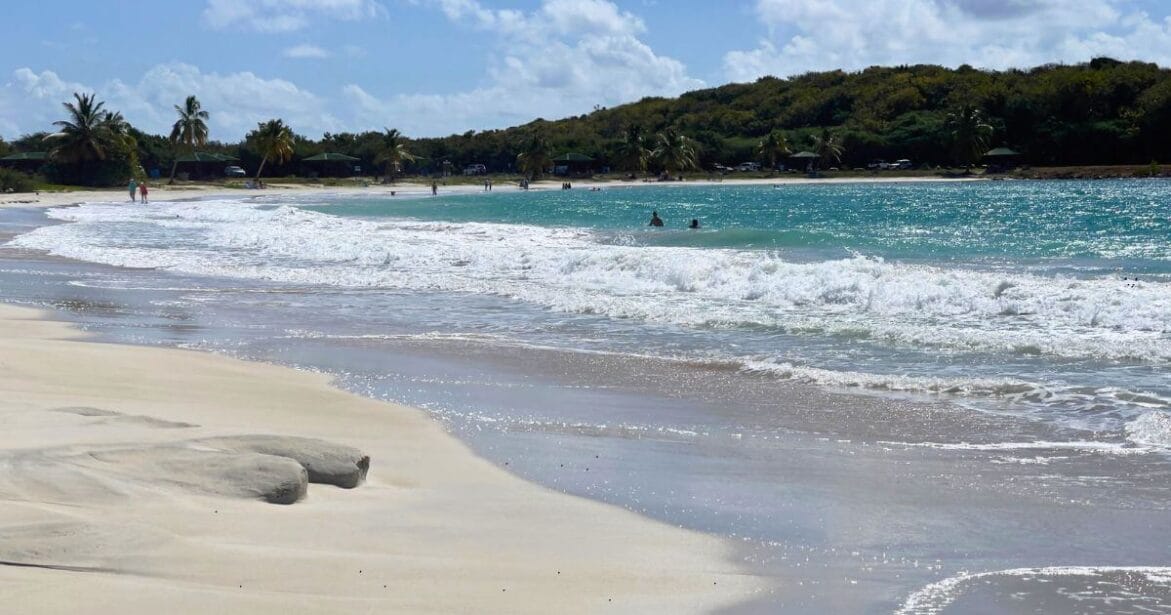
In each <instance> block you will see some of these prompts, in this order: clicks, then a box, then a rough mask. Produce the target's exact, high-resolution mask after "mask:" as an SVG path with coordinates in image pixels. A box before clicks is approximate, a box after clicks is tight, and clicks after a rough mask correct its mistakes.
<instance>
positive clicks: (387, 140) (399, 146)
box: [374, 128, 415, 183]
mask: <svg viewBox="0 0 1171 615" xmlns="http://www.w3.org/2000/svg"><path fill="white" fill-rule="evenodd" d="M379 149H380V151H379V152H378V156H377V157H375V158H374V163H375V164H378V163H380V162H382V163H385V164H386V177H387V179H388V180H389V181H390V182H391V183H394V174H395V173H397V172H398V171H399V170H400V168H401V167H402V163H403V161H407V162H410V161H412V160H414V159H415V155H414V154H412V153H411V152H409V151H407V143H406V139H405V138H404V137H403V135H402V133H401V132H399V131H398V130H397V129H394V128H387V129H386V134H385V135H383V137H382V143H381V147H380V148H379Z"/></svg>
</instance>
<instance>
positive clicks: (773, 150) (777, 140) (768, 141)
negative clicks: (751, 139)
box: [756, 130, 790, 171]
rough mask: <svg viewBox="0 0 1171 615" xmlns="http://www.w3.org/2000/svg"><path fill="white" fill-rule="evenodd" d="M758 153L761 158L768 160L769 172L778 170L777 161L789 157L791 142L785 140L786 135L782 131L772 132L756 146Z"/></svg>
mask: <svg viewBox="0 0 1171 615" xmlns="http://www.w3.org/2000/svg"><path fill="white" fill-rule="evenodd" d="M756 151H757V153H759V154H760V156H761V158H763V159H765V160H768V168H769V170H770V171H771V170H773V169H775V168H777V160H779V159H780V158H781V157H782V156H788V155H789V153H790V152H789V142H788V140H787V139H785V134H784V133H783V132H780V131H776V130H774V131H772V132H770V133H768V136H767V137H765V138H763V139H761V140H760V143H758V144H757V146H756Z"/></svg>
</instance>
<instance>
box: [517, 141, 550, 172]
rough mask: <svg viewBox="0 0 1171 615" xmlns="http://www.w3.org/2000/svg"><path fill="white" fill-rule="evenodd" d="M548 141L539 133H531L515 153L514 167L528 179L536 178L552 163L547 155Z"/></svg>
mask: <svg viewBox="0 0 1171 615" xmlns="http://www.w3.org/2000/svg"><path fill="white" fill-rule="evenodd" d="M549 149H550V148H549V141H548V140H547V139H545V136H544V135H542V134H540V133H533V134H532V135H531V136H530V137H529V139H528V141H527V142H525V144H524V147H523V149H522V151H521V153H519V154H517V155H516V167H517V169H519V170H520V172H521V173H522V174H524V176H525V177H526V178H528V179H536V178H538V177H540V176H541V173H544V172H545V169H547V168H549V167H550V166H552V164H553V160H552V159H551V158H550V157H549Z"/></svg>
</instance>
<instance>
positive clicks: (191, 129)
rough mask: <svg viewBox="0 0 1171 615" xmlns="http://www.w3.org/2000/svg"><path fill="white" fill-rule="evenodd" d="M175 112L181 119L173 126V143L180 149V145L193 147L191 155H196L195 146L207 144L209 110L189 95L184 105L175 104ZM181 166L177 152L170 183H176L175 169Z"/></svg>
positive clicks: (172, 165)
mask: <svg viewBox="0 0 1171 615" xmlns="http://www.w3.org/2000/svg"><path fill="white" fill-rule="evenodd" d="M175 112H176V113H178V114H179V119H178V120H175V124H174V125H173V126H171V145H173V146H175V148H176V149H178V147H179V145H180V144H182V145H186V146H187V147H189V148H191V155H192V156H193V157H194V156H195V148H196V147H202V146H203V145H205V144H207V122H206V121H205V120H207V118H208V114H207V111H204V110H203V107H202V105H200V104H199V100H198V99H197V98H195V96H188V97H187V101H186V102H185V103H184V104H183V106H182V107H180V106H179V105H175ZM177 168H179V155H178V153H176V154H175V162H174V163H173V164H171V179H170V180H169V181H168V182H167V183H168V184H173V183H175V170H176V169H177Z"/></svg>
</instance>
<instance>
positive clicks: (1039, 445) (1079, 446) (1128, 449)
mask: <svg viewBox="0 0 1171 615" xmlns="http://www.w3.org/2000/svg"><path fill="white" fill-rule="evenodd" d="M879 444H885V445H888V446H905V447H910V448H934V449H938V450H944V451H1022V450H1023V451H1033V450H1055V451H1062V450H1071V451H1092V452H1099V453H1109V454H1114V455H1145V454H1147V453H1150V452H1153V449H1152V448H1150V447H1145V446H1134V445H1131V444H1128V443H1125V442H1098V441H1093V440H1074V441H1068V442H1054V441H1044V440H1036V441H1033V442H988V443H979V444H974V443H970V442H890V441H880V442H879Z"/></svg>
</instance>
